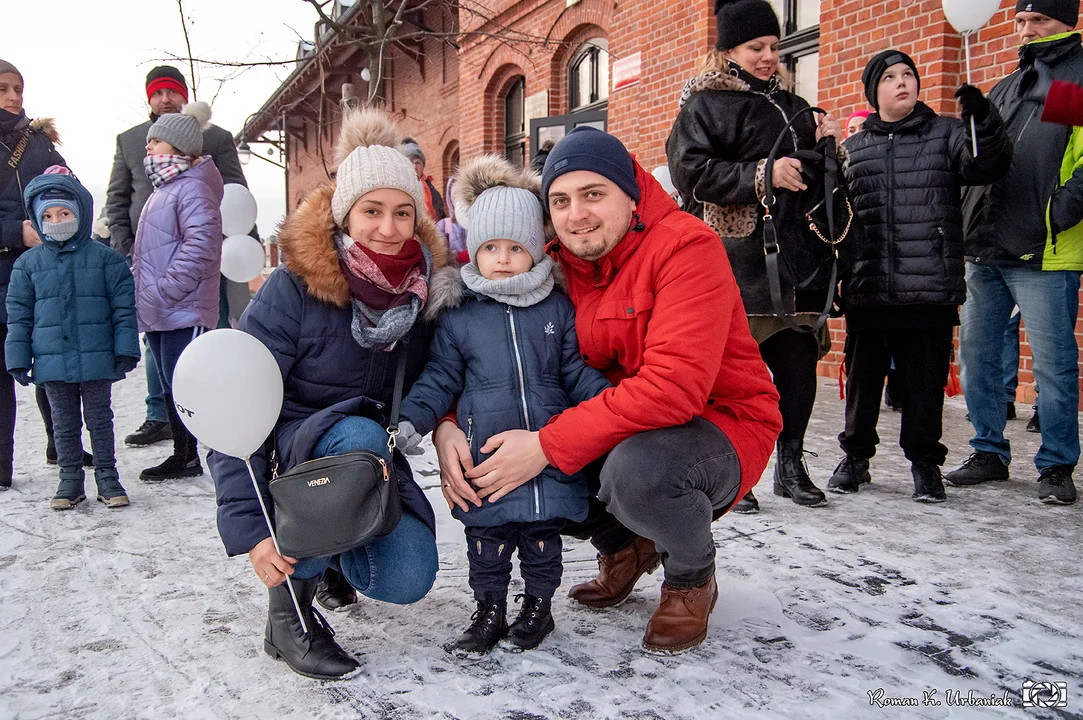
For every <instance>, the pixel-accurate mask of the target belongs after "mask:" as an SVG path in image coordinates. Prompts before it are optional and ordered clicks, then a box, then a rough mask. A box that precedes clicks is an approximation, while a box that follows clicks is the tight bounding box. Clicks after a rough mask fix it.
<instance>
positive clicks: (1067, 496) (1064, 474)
mask: <svg viewBox="0 0 1083 720" xmlns="http://www.w3.org/2000/svg"><path fill="white" fill-rule="evenodd" d="M1074 471H1075V465H1052V466H1050V467H1047V468H1045V469H1043V470H1042V472H1041V474H1040V475H1039V476H1038V499H1039V500H1041V501H1042V502H1044V503H1047V504H1049V505H1071V504H1072V503H1074V502H1075V483H1074V482H1072V473H1073V472H1074Z"/></svg>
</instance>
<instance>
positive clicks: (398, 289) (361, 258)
mask: <svg viewBox="0 0 1083 720" xmlns="http://www.w3.org/2000/svg"><path fill="white" fill-rule="evenodd" d="M339 266H340V267H341V268H342V274H343V275H345V276H346V282H347V283H348V284H349V286H350V295H352V296H353V297H354V298H355V299H356V300H359V301H360V302H361V303H362V304H363V305H365V306H367V307H369V308H371V309H372V310H377V311H383V310H388V309H390V308H393V307H398V306H399V305H408V304H409V303H410V295H411V294H413V295H417V296H418V297H419V298H420V299H421V303H422V305H424V303H425V300H426V299H427V297H428V285H427V284H426V283H425V271H426V268H425V256H424V255H423V254H422V253H421V243H420V241H418V239H417V238H416V237H415V238H413V239H411V240H407V241H406V244H404V245H403V246H402V249H401V250H399V252H398V253H397V254H395V255H381V254H380V253H377V252H373V251H371V250H369V249H368V248H366V247H365V246H364V245H362V244H361V243H358V242H355V243H353V244H352V245H350V247H349V248H348V249H347V250H346V253H345V257H343V256H342V255H340V256H339Z"/></svg>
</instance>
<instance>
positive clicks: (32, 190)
mask: <svg viewBox="0 0 1083 720" xmlns="http://www.w3.org/2000/svg"><path fill="white" fill-rule="evenodd" d="M53 189H55V190H62V191H64V192H66V193H68V194H69V195H73V196H74V197H75V200H76V202H77V203H78V204H79V230H78V231H77V232H76V233H75V235H74V236H73V237H72V238H71V239H70V240H68V241H67V242H66V243H65V244H66V245H74V244H75V243H76V242H78V241H79V240H82V239H84V238H89V237H90V229H91V226H92V225H93V224H94V198H93V197H91V195H90V191H89V190H87V189H86V188H85V187H83V184H82V183H81V182H79V181H78V180H76V179H75V177H74V176H72V175H62V174H59V173H58V174H56V175H38V176H37V177H36V178H34V179H33V180H31V181H30V184H29V185H27V186H26V191H25V192H24V193H23V204H24V205H25V206H26V216H27V217H28V218H29V219H30V222H31V223H32V224H33V225H34V230H36V231H37V233H38V235H40V236H41V239H42V241H43V242H47V243H53V241H52V240H50V239H48V237H47V236H46V235H45V233H44V232H42V230H41V225H40V224H39V223H38V220H37V217H36V214H35V213H34V199H35V198H36V197H38V196H39V195H41V194H42V193H43V192H45V191H46V190H53Z"/></svg>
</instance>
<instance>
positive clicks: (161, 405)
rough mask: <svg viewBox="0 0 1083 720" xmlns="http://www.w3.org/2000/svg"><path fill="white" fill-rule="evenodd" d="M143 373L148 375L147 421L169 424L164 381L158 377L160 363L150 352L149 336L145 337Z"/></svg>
mask: <svg viewBox="0 0 1083 720" xmlns="http://www.w3.org/2000/svg"><path fill="white" fill-rule="evenodd" d="M143 371H144V372H145V373H146V374H147V420H155V421H157V422H169V412H168V411H167V410H166V407H165V390H164V389H163V388H162V379H161V378H160V377H159V376H158V362H157V361H156V360H155V359H154V353H152V352H151V351H150V345H149V344H148V343H147V336H146V335H145V334H144V335H143Z"/></svg>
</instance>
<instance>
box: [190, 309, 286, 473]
mask: <svg viewBox="0 0 1083 720" xmlns="http://www.w3.org/2000/svg"><path fill="white" fill-rule="evenodd" d="M173 402H174V403H175V404H176V406H177V413H178V414H179V415H180V418H181V420H182V421H183V422H184V425H185V427H187V428H188V430H189V431H190V432H191V433H192V434H193V435H195V436H196V438H197V439H198V440H199V441H200V442H202V443H203V444H205V445H209V446H210V447H211V448H213V449H214V450H216V451H217V452H220V453H223V454H225V455H232V456H233V457H239V458H244V457H248V456H250V455H251V454H252V453H254V452H255V451H256V450H258V449H259V448H260V446H262V445H263V442H264V441H265V440H266V439H267V436H268V435H270V434H271V430H272V429H273V428H274V426H275V423H276V422H278V416H279V414H280V413H281V412H282V372H281V370H279V368H278V363H277V362H276V361H275V359H274V356H273V355H272V354H271V351H270V350H268V349H267V347H266V346H265V345H264V344H263V343H262V342H260V341H259V340H257V339H256V338H255V337H253V336H251V335H249V334H248V333H245V332H241V331H240V330H229V329H224V330H212V331H210V332H208V333H204V334H203V335H200V336H199V337H197V338H196V339H195V340H193V341H192V342H191V343H190V344H189V345H188V347H186V348H185V349H184V352H183V353H181V356H180V359H179V360H178V361H177V369H176V370H175V371H174V372H173Z"/></svg>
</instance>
